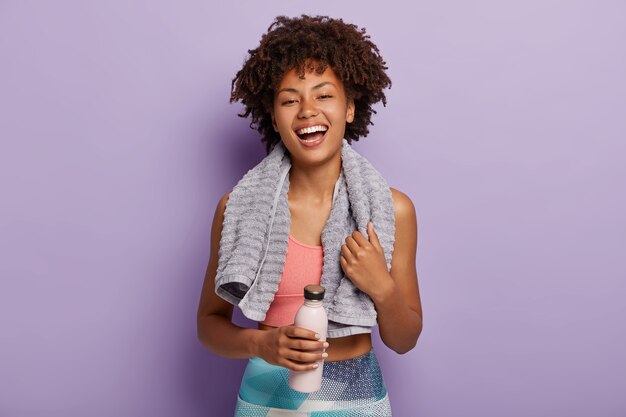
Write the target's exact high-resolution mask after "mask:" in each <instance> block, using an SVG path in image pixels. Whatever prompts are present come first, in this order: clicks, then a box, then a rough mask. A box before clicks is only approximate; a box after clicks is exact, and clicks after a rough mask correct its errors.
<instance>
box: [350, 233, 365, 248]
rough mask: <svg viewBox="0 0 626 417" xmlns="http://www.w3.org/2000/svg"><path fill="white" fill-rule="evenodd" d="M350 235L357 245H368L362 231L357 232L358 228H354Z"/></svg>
mask: <svg viewBox="0 0 626 417" xmlns="http://www.w3.org/2000/svg"><path fill="white" fill-rule="evenodd" d="M351 236H352V239H354V241H355V242H356V243H357V244H358V245H359V246H361V247H365V246H368V245H369V242H368V240H367V238H366V237H365V236H364V235H363V233H361V232H359V231H358V230H355V231H354V232H353V233H352V235H351Z"/></svg>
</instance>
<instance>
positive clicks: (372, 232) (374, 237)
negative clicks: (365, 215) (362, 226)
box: [367, 220, 382, 248]
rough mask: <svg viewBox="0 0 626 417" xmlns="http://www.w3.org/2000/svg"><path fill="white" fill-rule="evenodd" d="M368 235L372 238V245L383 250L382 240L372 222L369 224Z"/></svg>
mask: <svg viewBox="0 0 626 417" xmlns="http://www.w3.org/2000/svg"><path fill="white" fill-rule="evenodd" d="M367 233H368V234H369V236H370V243H371V244H372V245H374V246H376V247H377V248H382V246H381V244H380V240H378V234H377V233H376V230H374V223H372V221H371V220H370V222H369V223H368V224H367Z"/></svg>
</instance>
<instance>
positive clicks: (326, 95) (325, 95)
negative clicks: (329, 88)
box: [320, 94, 332, 98]
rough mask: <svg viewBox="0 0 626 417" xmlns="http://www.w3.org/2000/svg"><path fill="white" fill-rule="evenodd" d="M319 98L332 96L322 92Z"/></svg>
mask: <svg viewBox="0 0 626 417" xmlns="http://www.w3.org/2000/svg"><path fill="white" fill-rule="evenodd" d="M320 98H332V96H331V95H330V94H323V95H321V96H320Z"/></svg>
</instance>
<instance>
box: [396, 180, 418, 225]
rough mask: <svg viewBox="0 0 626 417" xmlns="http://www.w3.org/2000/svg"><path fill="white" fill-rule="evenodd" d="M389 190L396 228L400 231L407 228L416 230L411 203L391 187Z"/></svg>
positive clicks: (404, 195)
mask: <svg viewBox="0 0 626 417" xmlns="http://www.w3.org/2000/svg"><path fill="white" fill-rule="evenodd" d="M390 190H391V198H392V199H393V208H394V211H395V219H396V227H397V228H400V229H404V228H407V227H409V228H415V229H417V216H416V215H415V206H414V205H413V201H411V199H410V198H409V196H408V195H406V194H405V193H403V192H402V191H399V190H396V189H395V188H391V187H390Z"/></svg>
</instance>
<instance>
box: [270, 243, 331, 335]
mask: <svg viewBox="0 0 626 417" xmlns="http://www.w3.org/2000/svg"><path fill="white" fill-rule="evenodd" d="M323 258H324V254H323V249H322V247H321V246H311V245H306V244H304V243H301V242H298V241H297V240H296V239H294V238H293V236H291V235H289V243H288V245H287V255H286V258H285V266H284V268H283V274H282V275H281V277H280V283H279V284H278V291H276V295H275V297H274V301H272V304H271V305H270V307H269V309H268V310H267V314H266V315H265V320H264V321H262V322H261V323H262V324H265V325H267V326H274V327H281V326H288V325H290V324H293V321H294V318H295V317H296V312H297V311H298V308H300V306H301V305H302V303H303V302H304V287H305V286H306V285H309V284H317V285H319V283H320V280H321V278H322V265H323Z"/></svg>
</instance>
